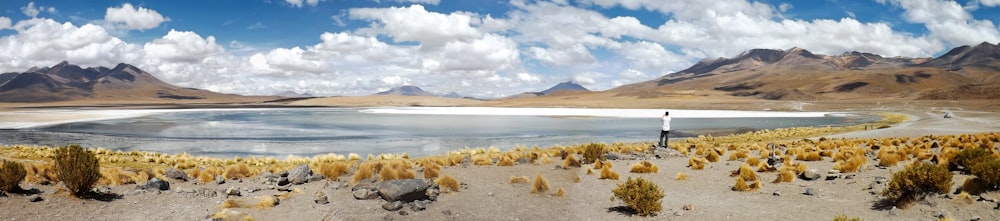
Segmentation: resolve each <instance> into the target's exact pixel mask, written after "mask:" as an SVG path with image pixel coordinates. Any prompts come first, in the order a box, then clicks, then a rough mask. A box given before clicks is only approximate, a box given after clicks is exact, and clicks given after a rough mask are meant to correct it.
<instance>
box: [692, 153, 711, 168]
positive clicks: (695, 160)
mask: <svg viewBox="0 0 1000 221" xmlns="http://www.w3.org/2000/svg"><path fill="white" fill-rule="evenodd" d="M707 163H708V160H706V159H705V158H701V157H696V156H691V157H690V158H688V167H691V169H692V170H702V169H705V164H707Z"/></svg>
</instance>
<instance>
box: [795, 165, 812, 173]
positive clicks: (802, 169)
mask: <svg viewBox="0 0 1000 221" xmlns="http://www.w3.org/2000/svg"><path fill="white" fill-rule="evenodd" d="M791 166H792V169H795V174H802V173H803V172H806V170H808V169H809V167H807V166H806V164H804V163H794V164H792V165H791Z"/></svg>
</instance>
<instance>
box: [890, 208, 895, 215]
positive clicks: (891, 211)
mask: <svg viewBox="0 0 1000 221" xmlns="http://www.w3.org/2000/svg"><path fill="white" fill-rule="evenodd" d="M889 216H896V207H895V206H893V207H892V208H889Z"/></svg>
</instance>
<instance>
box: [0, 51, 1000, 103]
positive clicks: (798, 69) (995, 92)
mask: <svg viewBox="0 0 1000 221" xmlns="http://www.w3.org/2000/svg"><path fill="white" fill-rule="evenodd" d="M585 94H590V95H595V96H592V97H634V98H658V97H671V96H679V95H685V96H689V95H697V96H714V97H740V98H751V99H765V100H850V99H884V98H893V99H904V100H905V99H910V100H955V99H997V98H1000V44H990V43H986V42H984V43H982V44H979V45H975V46H961V47H956V48H954V49H952V50H950V51H948V52H947V53H945V54H943V55H941V56H938V57H936V58H907V57H883V56H880V55H877V54H872V53H866V52H846V53H843V54H840V55H822V54H815V53H812V52H810V51H808V50H806V49H802V48H791V49H787V50H777V49H752V50H749V51H746V52H743V53H741V54H740V55H738V56H735V57H732V58H715V59H704V60H701V61H699V62H698V63H696V64H694V65H692V66H691V67H689V68H687V69H684V70H681V71H678V72H675V73H670V74H667V75H664V76H661V77H659V78H656V79H652V80H648V81H644V82H638V83H634V84H628V85H622V86H619V87H616V88H612V89H609V90H606V91H597V92H591V91H589V90H588V89H586V88H585V87H583V86H581V85H579V84H577V83H574V82H562V83H559V84H557V85H555V86H553V87H551V88H549V89H546V90H543V91H540V92H526V93H521V94H518V95H514V96H510V97H507V99H504V100H510V99H518V100H519V99H522V98H536V97H537V98H541V97H553V96H554V97H559V96H572V97H577V96H578V95H585ZM289 95H291V93H289ZM294 95H295V96H296V97H298V96H311V95H299V94H294ZM376 95H406V96H438V95H435V94H432V93H429V92H426V91H424V90H422V89H420V88H419V87H416V86H401V87H396V88H392V89H390V90H387V91H383V92H379V93H377V94H376ZM598 95H599V96H598ZM442 96H445V97H455V98H459V97H461V95H458V94H457V93H454V92H452V93H449V94H446V95H442ZM243 98H247V97H244V96H239V95H229V94H219V93H214V92H210V91H206V90H200V89H194V88H183V87H177V86H174V85H170V84H167V83H165V82H163V81H160V80H158V79H156V78H155V77H154V76H153V75H151V74H149V73H147V72H145V71H143V70H141V69H139V68H137V67H135V66H132V65H129V64H124V63H122V64H118V65H117V66H115V67H114V68H106V67H90V68H82V67H80V66H77V65H72V64H69V63H68V62H62V63H59V64H56V65H54V66H51V67H42V68H31V69H29V70H28V71H26V72H21V73H16V72H12V73H3V74H0V102H52V101H69V100H102V101H104V100H120V101H125V102H128V101H142V102H167V103H175V102H198V101H199V100H200V101H209V100H210V101H214V102H223V101H230V102H231V101H233V100H240V99H243Z"/></svg>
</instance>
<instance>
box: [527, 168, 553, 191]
mask: <svg viewBox="0 0 1000 221" xmlns="http://www.w3.org/2000/svg"><path fill="white" fill-rule="evenodd" d="M548 190H549V181H548V180H546V179H545V177H543V176H542V174H541V173H538V174H537V175H535V181H534V182H533V184H532V185H531V193H543V192H545V191H548Z"/></svg>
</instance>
